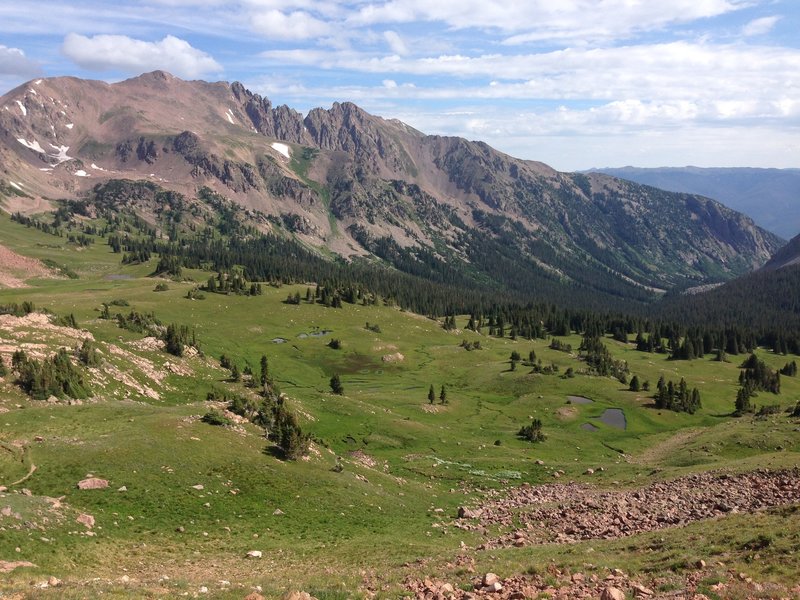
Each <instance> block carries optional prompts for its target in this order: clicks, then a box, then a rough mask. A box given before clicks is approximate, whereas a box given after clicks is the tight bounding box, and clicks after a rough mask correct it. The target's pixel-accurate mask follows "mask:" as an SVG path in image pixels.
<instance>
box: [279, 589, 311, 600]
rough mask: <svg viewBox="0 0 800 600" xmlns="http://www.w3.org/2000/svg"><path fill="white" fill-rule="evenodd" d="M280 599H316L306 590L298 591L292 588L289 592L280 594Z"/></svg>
mask: <svg viewBox="0 0 800 600" xmlns="http://www.w3.org/2000/svg"><path fill="white" fill-rule="evenodd" d="M281 600H317V599H316V598H314V596H312V595H311V594H309V593H308V592H299V591H296V590H293V591H291V592H286V593H285V594H284V595H283V596H281Z"/></svg>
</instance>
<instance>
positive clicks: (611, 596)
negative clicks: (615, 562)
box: [600, 587, 625, 600]
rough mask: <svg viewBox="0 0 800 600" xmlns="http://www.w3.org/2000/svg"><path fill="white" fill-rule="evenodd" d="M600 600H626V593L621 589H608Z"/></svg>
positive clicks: (601, 595)
mask: <svg viewBox="0 0 800 600" xmlns="http://www.w3.org/2000/svg"><path fill="white" fill-rule="evenodd" d="M600 600H625V593H624V592H623V591H622V590H621V589H619V588H615V587H607V588H606V589H604V590H603V593H602V594H600Z"/></svg>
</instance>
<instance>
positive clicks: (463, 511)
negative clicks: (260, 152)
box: [0, 194, 800, 600]
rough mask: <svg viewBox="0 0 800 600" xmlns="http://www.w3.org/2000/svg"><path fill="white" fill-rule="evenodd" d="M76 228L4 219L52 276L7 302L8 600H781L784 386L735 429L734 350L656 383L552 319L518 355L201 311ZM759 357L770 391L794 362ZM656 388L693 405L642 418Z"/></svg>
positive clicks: (499, 332)
mask: <svg viewBox="0 0 800 600" xmlns="http://www.w3.org/2000/svg"><path fill="white" fill-rule="evenodd" d="M115 197H120V195H119V194H117V195H116V196H115ZM169 198H170V199H171V200H173V203H174V201H175V197H169ZM144 200H145V199H142V201H144ZM174 205H175V204H173V206H174ZM165 206H167V208H170V205H169V204H168V203H167V202H165ZM142 210H143V212H147V210H149V209H147V207H144V208H142ZM165 212H169V211H165ZM218 213H224V211H218ZM118 214H119V215H120V222H119V224H118V226H119V230H124V229H125V228H128V229H130V230H131V232H136V231H137V230H136V224H137V223H138V222H137V221H135V220H134V219H133V217H132V216H131V215H130V213H127V212H125V211H119V213H118ZM176 214H177V213H176ZM181 214H183V213H181ZM188 215H191V213H187V216H186V217H182V219H183V218H187V219H188ZM205 216H206V215H204V214H202V213H199V214H198V215H197V217H196V218H197V219H198V222H200V221H202V220H204V218H205ZM83 218H84V219H85V220H84V221H79V222H81V223H84V225H85V226H84V229H83V231H81V230H79V229H78V228H77V227H74V228H73V229H72V230H69V229H67V225H66V224H62V227H63V229H64V235H63V236H59V235H54V234H53V233H52V231H51V232H46V231H43V230H41V229H39V228H37V227H34V226H27V225H26V224H24V223H20V222H14V221H11V220H10V219H9V218H8V217H7V216H5V215H0V239H2V244H3V246H5V247H7V248H8V250H9V252H13V253H15V255H18V256H24V257H27V259H28V260H29V261H32V262H33V261H38V263H40V264H41V265H48V268H49V269H51V270H52V273H51V274H50V276H49V277H43V275H44V274H45V273H43V272H41V271H37V272H33V273H30V274H29V275H28V276H25V275H22V274H18V275H19V276H18V279H20V281H19V282H18V283H17V284H15V285H19V286H22V285H24V286H27V287H14V288H6V289H2V290H0V358H2V363H3V368H4V371H3V373H2V374H0V413H1V416H2V419H3V425H4V426H3V427H2V428H0V527H2V535H0V570H2V571H3V578H2V579H0V593H2V594H3V595H7V596H9V597H20V596H21V597H40V598H58V599H59V600H61V599H66V600H71V599H77V598H86V597H100V596H102V597H111V598H114V597H148V596H153V597H156V596H163V597H183V595H184V594H186V596H187V597H195V596H197V597H204V598H219V599H222V600H231V599H238V600H241V599H242V598H245V597H248V596H249V598H250V600H257V599H259V598H270V599H273V598H274V599H277V598H281V597H288V596H284V594H286V593H287V592H289V591H291V590H303V591H305V592H307V593H309V594H310V595H311V596H313V597H314V598H318V599H320V600H324V599H326V598H334V599H344V598H352V597H365V598H367V597H368V598H397V597H405V596H410V597H413V598H419V599H420V600H422V599H423V598H429V597H433V596H436V595H437V594H440V595H441V597H444V598H446V597H448V596H450V595H452V597H455V598H462V597H466V593H467V592H469V593H471V594H475V596H476V597H479V598H482V597H485V598H508V597H511V596H512V595H514V597H523V596H525V597H537V596H540V597H542V596H544V595H547V596H550V597H554V596H560V597H590V598H598V597H600V595H601V594H602V593H604V592H605V593H611V592H606V589H607V588H610V587H613V588H615V589H618V590H620V593H623V592H624V593H625V594H627V596H628V597H635V596H639V597H641V595H642V593H643V592H642V591H641V590H642V589H644V590H651V591H652V592H653V593H652V594H649V596H650V597H662V598H663V597H675V596H677V595H681V596H684V597H685V596H690V595H691V594H695V593H702V594H704V595H706V596H707V597H708V598H713V597H715V596H716V597H719V598H746V597H767V598H784V597H793V596H795V595H796V594H797V591H798V588H797V585H798V583H800V582H798V580H797V573H798V572H800V557H799V556H798V554H797V551H796V549H797V547H798V544H800V537H799V536H800V522H799V519H800V512H798V509H797V507H798V504H799V503H800V487H798V482H800V479H799V478H798V474H797V469H796V465H797V462H798V461H797V458H798V453H799V452H800V445H799V444H800V438H798V436H797V434H796V428H797V427H798V418H797V416H792V414H791V411H793V410H794V408H795V406H796V404H797V398H798V397H800V380H798V378H797V376H796V375H785V376H781V387H780V391H779V393H773V392H771V391H766V390H762V391H760V392H759V393H758V395H757V396H756V397H755V399H754V404H755V406H754V407H753V412H746V413H744V414H742V415H741V416H738V417H737V416H733V414H732V412H733V406H734V400H735V397H736V395H737V386H738V381H739V378H740V377H741V376H742V374H743V373H744V372H745V370H744V369H743V368H742V367H741V365H742V364H743V363H744V362H745V361H747V360H749V358H748V357H749V354H747V349H746V348H743V353H742V354H738V348H734V350H735V351H736V352H737V354H733V353H732V354H729V355H728V358H727V360H724V361H717V360H715V357H714V353H713V352H712V353H709V354H706V355H705V356H704V357H695V358H694V359H693V360H679V359H673V358H671V356H670V354H668V353H667V352H665V351H662V350H659V351H652V352H651V351H642V350H637V343H636V342H635V341H634V340H635V337H636V335H637V334H636V330H637V328H638V327H640V326H641V327H644V321H643V320H642V321H636V320H633V319H631V320H629V321H628V322H627V324H626V321H625V320H618V319H610V318H606V319H600V317H597V316H595V318H593V319H583V320H581V319H579V318H577V316H578V315H574V318H573V319H571V320H570V321H571V322H572V321H574V327H570V326H569V324H564V323H559V322H558V319H557V318H556V319H554V318H553V317H559V316H562V315H563V311H562V309H561V307H551V308H549V309H548V311H549V312H545V313H544V314H543V315H542V317H541V322H542V323H546V329H540V330H539V333H538V335H533V336H530V337H527V336H524V335H516V336H515V335H512V332H511V330H510V328H509V327H508V325H509V323H510V322H512V321H511V320H510V319H509V318H506V326H505V327H503V326H502V325H500V326H498V322H497V318H496V316H495V315H492V316H491V320H490V322H491V323H492V325H488V324H486V323H484V325H483V327H478V328H476V329H475V330H472V329H467V328H466V326H467V324H468V316H467V315H456V316H455V317H454V323H453V327H452V328H451V327H449V325H448V322H447V321H443V320H441V319H438V320H437V319H431V318H426V317H424V316H421V315H418V314H414V313H412V312H410V311H406V310H400V309H399V308H398V307H397V306H396V305H394V304H393V303H392V302H391V300H390V299H388V298H385V297H367V296H363V297H362V298H357V297H354V298H350V299H348V298H347V297H346V296H342V302H341V303H340V304H338V305H337V304H336V303H334V302H327V303H326V301H325V300H324V297H325V295H326V292H325V290H320V291H319V297H317V294H316V292H315V289H314V287H315V286H314V285H313V284H310V285H307V284H295V285H285V284H284V285H280V284H278V283H277V282H273V285H269V284H268V283H267V282H263V287H262V288H257V289H256V293H255V294H252V295H251V294H249V293H247V290H248V287H247V286H244V287H243V288H242V289H241V290H240V292H239V293H236V292H234V291H230V292H222V291H221V290H219V289H217V290H216V291H209V290H205V291H202V290H200V289H199V286H200V285H203V284H206V282H207V281H208V279H209V276H211V278H212V279H215V280H217V276H216V274H214V273H213V272H209V270H207V269H195V268H188V267H186V268H184V269H183V271H182V274H181V276H180V277H172V278H166V277H152V276H150V275H151V274H152V273H154V272H155V271H156V270H157V266H158V263H159V262H161V260H162V257H160V256H155V255H153V256H151V257H149V258H147V259H146V260H145V259H144V257H141V258H142V260H140V261H128V262H121V261H120V254H121V253H117V252H114V249H113V245H112V244H109V243H108V238H110V237H113V236H114V235H116V234H115V233H111V232H109V231H104V230H103V222H104V220H103V218H102V217H97V218H95V217H91V218H90V217H83ZM48 222H49V220H48ZM64 223H66V221H64ZM88 224H92V225H93V226H94V227H95V230H94V232H92V230H90V229H89V227H88ZM184 224H185V225H186V226H187V228H188V227H189V226H190V225H192V222H191V221H189V222H187V223H184ZM139 225H142V226H143V227H144V226H145V225H144V224H142V223H139ZM229 225H230V221H228V220H223V221H222V222H220V223H215V227H218V226H221V227H228V226H229ZM79 231H81V233H80V234H79V233H78V232H79ZM114 231H116V230H114ZM70 235H72V236H73V237H72V239H70ZM80 235H83V236H85V237H84V238H81V237H80ZM104 236H105V237H104ZM217 239H219V238H217ZM134 252H135V250H133V249H132V250H130V251H128V252H127V254H128V255H131V254H133V253H134ZM781 271H783V270H781ZM781 271H778V272H781ZM234 273H235V270H234V271H232V272H229V273H228V275H231V276H232V275H233V274H234ZM218 281H219V282H225V281H229V279H226V278H225V277H221V278H220V279H218ZM221 292H222V293H221ZM294 298H298V301H297V302H296V303H295V302H294V300H293V299H294ZM337 306H338V307H337ZM497 316H499V315H497ZM597 319H600V320H597ZM537 322H538V317H537ZM181 326H187V327H188V330H187V332H186V335H185V336H183V337H182V338H181V339H182V342H181V343H180V347H181V351H180V352H177V353H175V349H174V348H173V349H172V351H170V349H169V348H170V346H169V343H168V342H174V338H172V337H171V336H170V334H169V331H172V332H173V333H174V332H176V331H177V332H180V331H181V329H182V327H181ZM620 326H621V327H623V328H626V327H628V326H629V327H630V329H631V330H630V331H619V327H620ZM612 329H614V330H615V332H614V333H613V336H612V334H611V333H610V330H612ZM592 330H594V331H595V333H594V334H592V333H591V331H592ZM598 331H603V332H606V333H603V334H598V333H597V332H598ZM592 335H596V336H597V337H596V338H595V339H596V342H595V343H599V344H600V345H601V346H602V347H605V348H606V349H607V351H608V354H607V355H605V357H604V358H603V360H602V361H596V360H595V359H592V358H591V357H590V356H589V352H587V350H585V349H582V348H583V346H584V344H585V343H586V342H587V338H588V339H591V338H592ZM659 337H660V336H659ZM664 337H665V339H664V340H663V341H664V343H666V338H667V337H668V336H666V335H665V336H664ZM334 342H336V343H334ZM742 343H747V342H745V341H744V340H743V342H742ZM750 349H751V350H754V351H755V352H756V354H757V356H758V358H759V359H760V360H762V361H764V365H763V366H762V367H760V369H761V372H763V373H768V372H769V373H771V372H774V371H777V370H778V369H782V368H784V366H785V365H787V364H788V363H791V361H792V360H795V359H796V357H792V356H784V355H782V354H780V353H775V352H772V351H770V350H768V349H759V348H750ZM21 351H22V352H24V353H25V355H26V358H25V359H22V358H21V357H20V355H19V352H21ZM15 355H16V358H15ZM262 356H263V357H265V358H266V360H262V359H261V357H262ZM515 356H516V357H517V358H515ZM598 356H603V355H602V353H601V355H598ZM58 357H61V358H58ZM46 361H51V362H52V364H54V365H55V366H54V367H53V368H52V369H51V370H50V371H47V369H43V368H42V367H41V365H42V364H45V362H46ZM47 364H51V363H47ZM66 364H69V365H70V367H66ZM262 365H263V366H262ZM234 367H236V368H235V369H234ZM264 371H266V377H264V378H263V380H262V378H261V373H262V372H264ZM45 372H50V373H58V374H60V375H63V374H64V373H67V374H68V377H67V378H65V379H64V380H63V382H61V383H63V384H65V385H61V383H59V386H58V387H57V388H53V387H52V386H53V383H55V382H54V380H53V379H49V378H42V377H39V376H37V373H45ZM236 373H238V376H237V375H236ZM334 375H338V376H339V380H340V382H341V384H342V386H343V388H342V389H341V390H339V391H340V392H341V393H339V394H337V393H334V392H333V390H332V387H331V385H330V382H331V379H332V377H333V376H334ZM31 376H32V377H31ZM634 376H635V377H636V381H638V382H639V383H640V384H641V386H640V387H639V389H638V391H635V390H632V389H631V388H632V387H633V383H634ZM660 377H664V378H665V379H666V380H668V381H669V382H670V384H669V385H670V387H673V388H674V389H675V390H680V389H681V384H680V383H679V381H680V379H681V378H685V380H686V385H687V389H688V390H692V389H694V388H697V389H698V390H699V394H700V396H701V398H702V402H701V403H700V405H699V406H697V407H696V408H694V409H693V412H685V411H679V410H673V409H667V408H658V407H657V405H656V403H657V402H658V401H659V400H658V399H657V398H656V395H657V393H656V392H657V390H656V386H657V384H656V382H657V381H658V380H659V378H660ZM262 381H264V382H265V383H262ZM623 381H625V382H626V383H623ZM28 383H32V384H33V385H31V386H29V387H26V386H27V384H28ZM645 383H647V384H649V385H648V386H647V387H649V389H648V390H644V389H642V386H643V385H644V384H645ZM40 384H42V385H40ZM43 385H44V386H49V387H43ZM431 387H433V388H434V394H433V399H431V398H430V389H431ZM442 389H444V391H445V393H444V394H442ZM47 393H52V395H50V396H47ZM75 396H78V397H75ZM761 406H764V407H776V408H770V409H769V410H767V411H765V412H764V413H763V414H756V411H757V410H758V408H759V407H761ZM278 407H280V409H279V408H278ZM287 411H288V414H291V415H293V416H292V417H291V418H289V417H287V416H286V415H287ZM279 414H281V415H283V420H282V421H281V423H280V426H279V423H278V422H277V421H275V420H273V419H276V418H277V417H276V416H277V415H279ZM208 415H211V416H210V417H209V416H208ZM535 420H538V421H539V422H540V424H541V430H540V431H541V433H542V434H543V439H541V440H540V441H535V442H532V441H529V440H528V439H526V438H525V437H524V436H523V435H521V434H522V433H523V431H524V429H525V428H526V427H532V426H533V425H534V423H535V422H536V421H535ZM214 423H217V424H214ZM292 423H294V425H292ZM294 426H297V427H299V428H300V430H299V431H298V430H297V429H295V428H294ZM287 430H288V431H289V433H295V434H297V436H296V438H295V439H299V440H301V441H302V440H306V441H307V442H308V450H307V453H305V454H304V455H303V454H302V453H301V455H300V456H297V457H295V459H294V460H292V459H288V460H287V456H286V454H285V450H284V448H285V447H293V446H291V445H290V444H289V442H287V440H286V439H285V437H286V436H284V435H283V433H282V432H284V431H287ZM290 441H291V440H290ZM79 484H80V485H79ZM492 573H494V574H496V575H497V581H494V579H493V577H492V576H491V574H492ZM740 573H741V574H742V575H739V574H740ZM495 583H497V584H499V586H500V587H499V588H497V587H496V586H495V585H494V584H495ZM485 588H492V589H500V591H499V592H494V591H490V590H488V589H485ZM637 590H638V591H637ZM645 596H648V594H645ZM294 598H298V599H299V598H304V596H301V595H299V594H297V595H295V596H294Z"/></svg>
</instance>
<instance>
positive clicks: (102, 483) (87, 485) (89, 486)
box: [78, 477, 108, 490]
mask: <svg viewBox="0 0 800 600" xmlns="http://www.w3.org/2000/svg"><path fill="white" fill-rule="evenodd" d="M107 487H108V480H107V479H100V478H99V477H89V478H87V479H82V480H81V481H79V482H78V489H79V490H102V489H104V488H107Z"/></svg>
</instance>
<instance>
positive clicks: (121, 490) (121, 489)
mask: <svg viewBox="0 0 800 600" xmlns="http://www.w3.org/2000/svg"><path fill="white" fill-rule="evenodd" d="M117 491H118V492H127V491H128V487H127V486H124V485H123V486H122V487H120V488H117Z"/></svg>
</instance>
